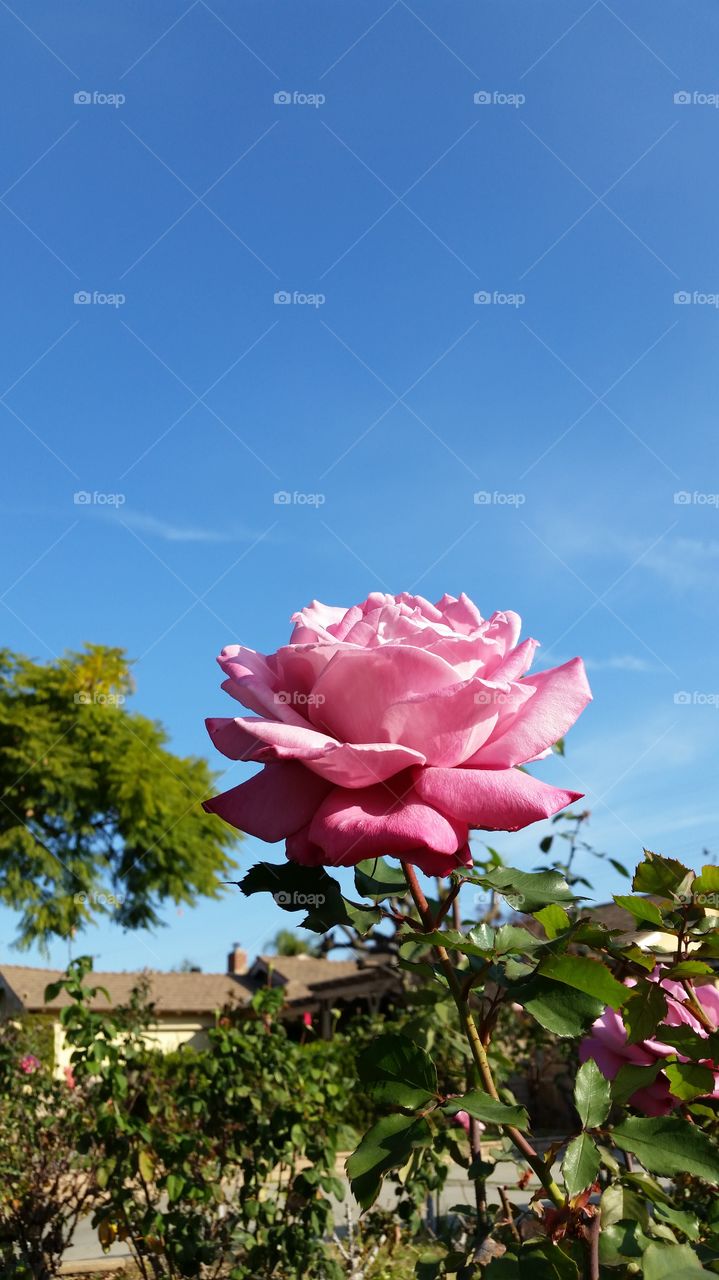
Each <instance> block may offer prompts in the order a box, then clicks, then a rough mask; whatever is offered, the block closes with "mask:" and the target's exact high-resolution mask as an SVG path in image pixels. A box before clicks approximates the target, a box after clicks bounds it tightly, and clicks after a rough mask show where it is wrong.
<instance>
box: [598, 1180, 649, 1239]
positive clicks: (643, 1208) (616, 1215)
mask: <svg viewBox="0 0 719 1280" xmlns="http://www.w3.org/2000/svg"><path fill="white" fill-rule="evenodd" d="M600 1213H601V1225H602V1231H605V1230H606V1229H607V1227H611V1226H613V1225H614V1223H615V1222H622V1221H623V1220H626V1219H629V1220H630V1221H632V1220H634V1221H636V1222H638V1223H639V1225H640V1227H642V1229H643V1230H645V1231H646V1229H647V1226H648V1223H649V1211H648V1209H647V1204H646V1200H645V1199H644V1198H643V1197H642V1196H641V1195H640V1194H639V1193H638V1192H637V1191H633V1190H632V1189H631V1188H630V1187H623V1186H622V1184H621V1183H619V1182H613V1183H612V1184H611V1186H609V1187H607V1188H606V1190H605V1191H603V1192H602V1198H601V1201H600Z"/></svg>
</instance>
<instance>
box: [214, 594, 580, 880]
mask: <svg viewBox="0 0 719 1280" xmlns="http://www.w3.org/2000/svg"><path fill="white" fill-rule="evenodd" d="M293 621H294V623H295V628H294V631H293V632H292V636H291V638H290V643H289V644H288V645H285V646H284V647H283V648H281V649H278V650H277V652H276V653H273V654H270V655H268V656H265V655H263V654H259V653H255V652H254V650H252V649H245V648H243V647H242V646H241V645H229V646H228V647H227V648H226V649H224V650H223V651H222V653H221V655H220V657H219V663H220V666H221V667H222V670H223V671H224V673H225V676H226V677H227V679H226V680H225V682H224V684H223V686H222V687H223V689H225V690H226V691H227V692H228V693H230V694H231V695H232V696H233V697H234V698H236V699H237V700H238V701H239V702H241V703H242V705H243V706H244V707H247V708H249V710H250V711H253V712H254V713H255V715H254V716H245V715H241V716H236V717H234V718H232V719H224V718H223V719H210V720H208V721H207V727H208V730H209V733H210V736H211V738H212V741H213V742H214V744H215V746H216V747H217V748H218V749H219V750H220V751H222V752H223V754H224V755H226V756H228V757H229V758H230V759H231V760H251V761H256V762H258V763H260V764H263V765H264V766H265V767H264V768H263V769H262V770H261V771H260V772H259V773H257V774H256V775H255V776H254V777H252V778H250V780H249V781H248V782H243V783H241V784H240V785H239V786H237V787H234V788H233V789H232V790H231V791H227V792H225V793H224V794H223V795H219V796H215V797H214V799H212V800H208V801H207V802H206V804H205V808H206V809H207V810H208V811H209V812H210V813H216V814H219V816H220V817H221V818H224V819H225V821H226V822H229V823H231V824H232V826H235V827H238V828H239V829H240V830H241V831H246V832H248V833H249V834H250V835H253V836H257V837H259V838H260V839H261V840H267V841H277V840H286V850H287V856H288V857H289V858H290V859H291V860H292V861H294V862H300V863H303V864H305V865H309V866H318V865H319V866H352V865H354V864H355V863H357V862H361V861H362V860H363V859H364V858H370V857H375V856H376V855H380V854H388V855H390V856H392V855H394V856H395V857H400V858H403V859H405V860H406V861H408V862H411V863H414V864H416V865H417V866H418V867H420V868H421V869H422V870H423V871H425V872H426V873H427V874H430V875H448V874H449V873H450V872H451V871H452V870H453V869H454V868H455V867H458V866H468V865H470V864H471V856H470V852H469V845H468V834H469V830H470V828H481V829H484V830H489V831H495V830H500V831H517V830H519V829H520V828H521V827H526V826H527V825H528V824H529V823H531V822H536V821H538V820H539V819H541V818H546V817H549V816H550V815H551V814H553V813H556V812H557V811H558V810H559V809H562V808H563V807H564V806H565V805H567V804H570V803H571V802H572V801H574V800H577V799H580V798H581V796H580V795H579V793H577V792H574V791H565V790H563V789H560V788H558V787H553V786H549V785H548V784H547V783H545V782H540V781H538V780H537V779H536V778H533V777H531V776H530V775H529V774H527V773H523V772H520V770H519V769H518V768H517V766H518V765H523V764H526V763H527V762H528V761H531V760H536V759H539V758H540V757H543V756H546V755H548V754H549V753H550V751H551V747H552V745H553V744H554V743H555V742H556V741H557V740H558V739H559V738H561V737H562V736H563V734H564V733H566V731H567V729H569V728H570V727H571V725H573V724H574V721H575V720H576V719H577V717H578V716H579V714H580V712H581V711H582V710H583V709H584V707H585V706H586V705H587V703H588V702H589V700H590V699H591V692H590V690H589V686H588V684H587V679H586V676H585V673H584V667H583V665H582V662H581V659H579V658H575V659H573V661H571V662H567V663H565V664H564V665H563V666H561V667H554V668H552V669H551V670H549V671H543V672H540V673H538V674H536V675H533V676H528V675H527V671H528V669H529V667H530V664H531V662H532V658H533V656H534V651H535V649H536V647H537V641H536V640H531V639H528V640H525V641H523V642H522V643H521V644H520V643H519V630H520V619H519V618H518V616H517V614H516V613H494V614H493V615H492V617H491V618H488V619H484V618H482V616H481V614H480V612H479V610H478V609H477V607H476V605H474V604H473V603H472V601H471V600H470V599H469V598H468V597H467V596H465V595H462V596H460V597H459V599H455V597H454V596H448V595H446V596H444V597H443V598H442V599H441V600H440V601H439V602H438V603H437V604H436V605H433V604H430V603H429V601H428V600H424V599H423V598H422V597H421V596H411V595H407V594H403V595H399V596H391V595H382V594H380V593H379V592H373V593H372V594H371V595H370V596H368V598H367V599H366V600H365V602H364V603H363V604H361V605H354V606H353V607H352V608H351V609H344V608H334V607H330V606H328V605H323V604H319V603H318V602H317V601H313V603H312V604H311V605H309V606H308V607H307V608H306V609H302V610H301V612H299V613H296V614H295V615H294V617H293Z"/></svg>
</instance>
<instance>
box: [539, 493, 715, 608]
mask: <svg viewBox="0 0 719 1280" xmlns="http://www.w3.org/2000/svg"><path fill="white" fill-rule="evenodd" d="M682 510H683V508H682V507H681V506H678V507H677V506H674V507H673V508H670V512H669V517H668V521H667V523H668V524H671V523H673V522H677V520H678V518H681V513H682ZM677 513H678V514H677ZM543 539H544V542H545V544H546V546H547V547H548V548H549V550H550V552H553V553H554V555H555V556H558V557H561V558H562V559H563V560H566V562H567V564H568V565H569V567H570V569H572V568H573V569H574V571H575V572H577V571H579V572H580V573H581V572H582V570H578V563H579V562H581V561H582V560H584V561H588V560H589V559H591V560H592V561H595V560H597V559H598V558H600V557H601V558H602V559H605V560H608V561H610V562H611V563H614V564H616V565H617V566H618V568H621V569H622V570H623V572H622V578H624V577H625V576H628V574H629V573H631V575H632V576H634V575H635V574H643V575H645V576H647V575H648V576H651V577H653V578H654V579H659V581H660V582H661V583H662V584H663V585H664V586H666V587H669V588H670V589H671V590H672V591H675V592H677V593H685V592H687V591H692V590H697V589H698V590H704V589H705V588H707V587H715V586H716V580H717V572H718V571H719V539H717V538H690V537H685V536H684V535H682V534H680V533H678V532H677V531H676V530H675V529H673V530H671V531H669V530H668V531H667V532H666V533H665V534H662V533H661V531H658V533H655V534H647V535H646V536H642V535H637V534H633V533H632V534H627V533H618V532H616V531H615V530H611V529H604V528H602V529H600V528H598V527H596V526H588V525H587V526H583V525H575V524H562V525H561V526H559V527H555V528H554V529H553V530H551V531H550V532H549V533H546V532H545V533H544V534H543ZM624 571H626V572H624ZM595 585H596V584H595Z"/></svg>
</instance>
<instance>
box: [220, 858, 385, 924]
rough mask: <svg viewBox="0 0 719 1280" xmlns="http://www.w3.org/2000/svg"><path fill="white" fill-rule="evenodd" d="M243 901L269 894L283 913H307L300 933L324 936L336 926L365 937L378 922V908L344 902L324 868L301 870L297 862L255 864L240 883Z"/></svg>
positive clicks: (337, 886) (379, 914)
mask: <svg viewBox="0 0 719 1280" xmlns="http://www.w3.org/2000/svg"><path fill="white" fill-rule="evenodd" d="M240 889H241V890H242V892H243V893H244V894H245V896H246V897H250V896H251V895H252V894H254V893H271V894H272V896H273V898H274V900H275V902H276V903H277V906H278V907H281V908H282V910H283V911H307V913H308V914H307V916H306V917H305V919H304V920H303V921H302V922H301V925H302V928H303V929H311V930H312V931H313V932H314V933H326V932H327V930H328V929H332V928H334V926H335V925H338V924H342V925H352V926H354V928H355V929H357V931H358V932H359V933H367V932H368V931H369V930H370V929H371V928H372V926H373V925H375V924H378V923H379V921H380V920H381V918H382V917H381V913H380V910H379V908H378V907H367V906H363V905H362V904H360V903H355V902H349V901H348V900H347V899H346V898H343V896H342V891H341V889H340V886H339V884H338V883H337V881H336V880H334V879H333V878H332V876H329V875H328V874H327V872H326V871H325V869H324V867H302V866H300V865H299V864H298V863H296V862H280V863H273V862H258V863H256V865H255V866H254V867H252V868H251V870H250V871H248V872H247V875H246V876H245V877H244V878H243V879H242V880H241V881H240Z"/></svg>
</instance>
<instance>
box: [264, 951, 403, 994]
mask: <svg viewBox="0 0 719 1280" xmlns="http://www.w3.org/2000/svg"><path fill="white" fill-rule="evenodd" d="M381 971H382V972H381ZM261 973H264V974H267V973H271V974H272V975H273V978H274V977H276V979H277V980H278V981H277V985H282V986H283V987H284V990H285V994H286V996H287V999H288V1000H289V1001H290V1002H293V1001H299V1000H311V999H313V998H315V997H317V996H321V995H324V994H326V995H327V996H328V997H329V998H331V996H332V992H333V990H334V989H335V988H337V987H342V988H344V987H347V986H348V985H349V986H357V987H373V988H376V987H377V982H378V979H379V980H380V981H381V979H382V978H387V977H388V976H389V975H388V974H387V973H386V971H383V966H382V963H381V962H380V961H379V960H377V959H375V958H374V957H368V958H367V959H366V960H364V961H358V960H326V959H324V958H322V957H318V956H309V955H299V956H258V957H257V959H256V960H255V962H254V964H253V965H252V967H251V969H250V973H249V976H250V978H253V977H258V976H259V975H260V974H261Z"/></svg>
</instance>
